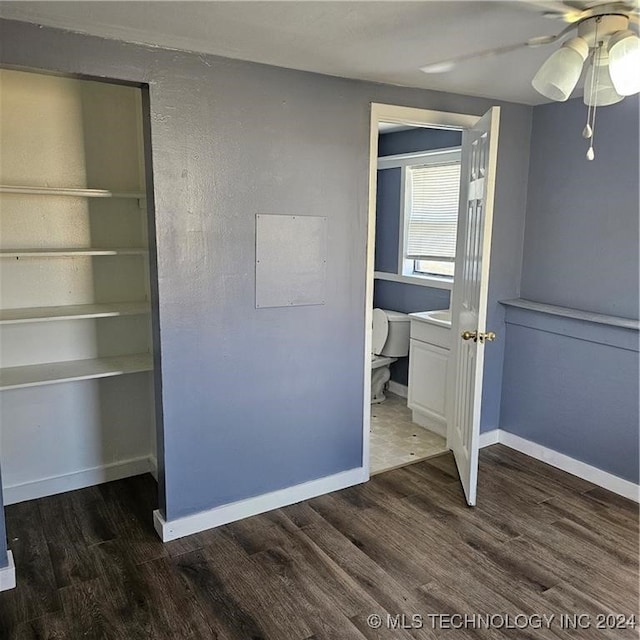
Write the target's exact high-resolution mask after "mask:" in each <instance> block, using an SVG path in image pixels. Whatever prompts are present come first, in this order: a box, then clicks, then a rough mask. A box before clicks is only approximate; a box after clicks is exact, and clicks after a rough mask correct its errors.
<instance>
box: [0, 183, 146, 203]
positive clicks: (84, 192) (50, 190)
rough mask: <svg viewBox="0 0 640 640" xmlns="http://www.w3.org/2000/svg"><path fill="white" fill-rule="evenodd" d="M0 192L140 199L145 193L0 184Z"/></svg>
mask: <svg viewBox="0 0 640 640" xmlns="http://www.w3.org/2000/svg"><path fill="white" fill-rule="evenodd" d="M0 193H22V194H26V195H33V196H78V197H81V198H136V199H137V200H141V199H142V198H145V197H146V194H145V193H143V192H141V191H135V192H134V191H131V192H127V191H122V192H118V191H110V190H109V189H66V188H64V187H23V186H19V185H8V184H3V185H0Z"/></svg>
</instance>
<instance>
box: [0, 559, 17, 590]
mask: <svg viewBox="0 0 640 640" xmlns="http://www.w3.org/2000/svg"><path fill="white" fill-rule="evenodd" d="M7 555H8V556H9V564H8V565H7V566H6V567H4V568H2V569H0V591H8V590H9V589H14V588H15V586H16V565H15V564H14V562H13V554H12V553H11V551H7Z"/></svg>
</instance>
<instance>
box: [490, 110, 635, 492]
mask: <svg viewBox="0 0 640 640" xmlns="http://www.w3.org/2000/svg"><path fill="white" fill-rule="evenodd" d="M638 116H639V113H638V100H637V99H636V98H627V99H625V100H624V101H623V102H622V103H620V104H618V105H614V106H610V107H604V108H602V109H599V110H598V120H597V131H596V159H595V161H593V162H589V161H587V160H586V159H585V152H586V143H585V141H584V140H583V139H582V137H581V135H580V133H581V129H582V127H583V126H584V119H585V107H584V105H583V104H582V102H581V100H572V101H570V102H567V103H563V104H552V105H544V106H540V107H536V108H535V109H534V116H533V131H532V139H531V170H530V174H529V198H528V207H527V219H526V233H525V242H524V260H523V270H522V297H523V298H527V299H530V300H534V301H537V302H543V303H548V304H554V305H559V306H563V307H571V308H575V309H579V310H584V311H589V312H595V313H601V314H608V315H611V316H620V317H623V318H638V272H639V263H638V209H639V203H638V155H639V148H640V147H639V132H638ZM507 321H508V325H507V327H508V330H507V345H506V347H507V348H506V354H505V363H504V376H503V382H504V386H503V393H502V398H503V400H502V412H501V425H502V428H504V429H505V430H507V431H510V432H512V433H515V434H517V435H519V436H521V437H523V438H526V439H527V440H532V441H534V442H537V443H540V444H543V445H545V446H548V447H550V448H552V449H555V450H556V451H559V452H561V453H564V454H566V455H569V456H571V457H573V458H577V459H578V460H582V461H584V462H587V463H588V464H592V465H594V466H596V467H598V468H601V469H604V470H606V471H609V472H610V473H613V474H614V475H618V476H620V477H622V478H625V479H627V480H631V481H633V482H638V447H639V442H638V423H639V415H638V373H639V372H638V331H637V330H634V329H625V328H621V327H615V326H607V325H602V324H600V323H593V322H589V321H587V320H584V321H576V320H571V321H570V320H567V319H566V318H562V317H558V316H547V315H546V314H542V315H541V314H539V313H536V312H532V311H521V310H513V309H511V310H509V311H508V312H507Z"/></svg>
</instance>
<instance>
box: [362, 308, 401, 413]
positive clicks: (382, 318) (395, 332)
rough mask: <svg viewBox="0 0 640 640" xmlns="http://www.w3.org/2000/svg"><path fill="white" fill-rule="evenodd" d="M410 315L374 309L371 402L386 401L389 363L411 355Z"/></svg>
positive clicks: (389, 373)
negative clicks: (385, 390) (385, 391)
mask: <svg viewBox="0 0 640 640" xmlns="http://www.w3.org/2000/svg"><path fill="white" fill-rule="evenodd" d="M409 327H410V322H409V316H408V315H407V314H406V313H400V312H398V311H388V310H386V309H374V310H373V338H372V341H371V404H377V403H379V402H384V400H385V395H384V388H385V385H386V384H387V382H388V381H389V378H390V377H391V372H390V370H389V365H391V363H393V362H395V361H396V360H397V359H398V358H402V357H404V356H407V355H409Z"/></svg>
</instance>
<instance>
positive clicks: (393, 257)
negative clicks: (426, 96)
mask: <svg viewBox="0 0 640 640" xmlns="http://www.w3.org/2000/svg"><path fill="white" fill-rule="evenodd" d="M461 143H462V133H461V132H460V131H447V130H444V129H424V128H415V129H410V130H407V131H397V132H393V133H384V134H381V135H380V136H378V156H379V157H382V156H388V155H395V154H399V153H412V152H417V151H429V150H430V149H442V148H448V147H456V146H460V144H461ZM401 180H402V175H401V170H400V168H393V169H381V170H379V171H378V184H377V192H376V195H377V202H376V252H375V270H376V271H384V272H387V273H397V272H398V249H399V240H400V209H401V206H402V202H401V192H402V189H401V187H402V183H401ZM449 298H450V293H449V291H447V290H444V289H436V288H434V287H423V286H420V285H412V284H405V283H401V282H390V281H385V280H377V281H376V284H375V290H374V295H373V306H374V307H380V308H381V309H392V310H394V311H402V312H403V313H413V312H414V311H431V310H432V309H448V308H449ZM391 379H392V380H393V381H394V382H398V383H400V384H403V385H407V384H408V382H409V358H400V359H399V360H398V361H397V362H395V363H394V364H393V365H392V366H391Z"/></svg>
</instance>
